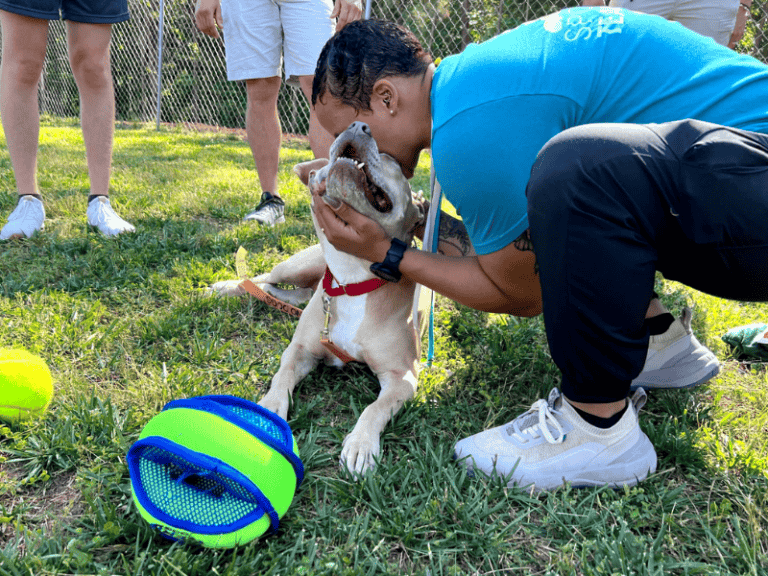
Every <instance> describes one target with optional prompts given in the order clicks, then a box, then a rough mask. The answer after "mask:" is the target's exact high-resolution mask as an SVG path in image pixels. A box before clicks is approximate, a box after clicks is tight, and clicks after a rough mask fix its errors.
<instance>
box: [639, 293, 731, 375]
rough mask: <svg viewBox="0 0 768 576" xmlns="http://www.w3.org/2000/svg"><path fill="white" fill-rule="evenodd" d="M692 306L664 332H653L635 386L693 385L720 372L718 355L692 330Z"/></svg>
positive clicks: (685, 309)
mask: <svg viewBox="0 0 768 576" xmlns="http://www.w3.org/2000/svg"><path fill="white" fill-rule="evenodd" d="M692 317H693V313H692V312H691V309H690V308H687V307H686V308H684V309H683V313H682V315H681V316H680V318H678V319H677V320H675V321H674V322H673V323H672V325H671V326H670V327H669V329H668V330H667V331H666V332H664V334H659V335H658V336H651V340H650V342H649V343H648V355H647V356H646V359H645V366H644V367H643V371H642V372H641V373H640V374H639V375H638V377H637V378H635V379H634V380H633V381H632V390H635V389H637V388H639V387H643V388H646V389H670V388H691V387H693V386H698V385H699V384H703V383H704V382H706V381H707V380H709V379H710V378H713V377H715V376H717V374H718V373H719V372H720V362H719V361H718V359H717V357H716V356H715V355H714V354H713V353H712V352H711V351H710V350H709V349H708V348H707V347H706V346H704V345H702V344H701V342H699V341H698V340H697V339H696V336H694V335H693V332H692V331H691V318H692Z"/></svg>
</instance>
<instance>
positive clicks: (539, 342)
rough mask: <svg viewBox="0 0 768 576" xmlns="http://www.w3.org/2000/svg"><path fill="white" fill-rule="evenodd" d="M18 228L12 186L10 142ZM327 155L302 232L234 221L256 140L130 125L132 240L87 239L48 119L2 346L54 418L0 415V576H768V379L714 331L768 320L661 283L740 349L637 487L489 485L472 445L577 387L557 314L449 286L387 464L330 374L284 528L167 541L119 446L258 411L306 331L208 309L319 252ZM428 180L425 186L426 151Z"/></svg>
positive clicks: (752, 308)
mask: <svg viewBox="0 0 768 576" xmlns="http://www.w3.org/2000/svg"><path fill="white" fill-rule="evenodd" d="M0 144H2V145H1V146H0V170H2V179H0V188H1V190H0V220H2V223H4V220H5V217H6V216H7V215H8V214H9V213H10V212H11V210H12V209H13V207H14V205H15V202H16V198H15V186H14V181H13V174H12V170H11V163H10V159H9V156H8V152H7V148H6V147H5V145H4V144H5V143H4V140H3V141H2V142H0ZM310 158H311V152H310V151H309V148H308V146H307V145H306V143H304V142H301V141H298V140H297V141H290V142H286V143H285V146H284V148H283V151H282V155H281V169H280V182H281V193H282V194H283V197H284V198H285V200H286V223H285V224H284V225H281V226H279V227H277V228H275V229H260V228H258V227H256V226H253V225H243V224H241V223H240V219H241V217H242V216H243V215H244V214H246V213H247V212H249V211H250V210H251V209H252V208H253V207H254V206H255V204H256V203H257V201H258V196H259V190H258V180H257V177H256V173H255V170H254V168H253V160H252V158H251V153H250V150H249V148H248V146H247V144H246V143H245V142H244V141H243V140H242V139H241V138H240V137H238V136H232V135H226V134H214V133H192V132H185V131H182V130H168V129H164V130H161V131H156V130H155V129H154V126H151V125H131V126H121V127H120V128H118V130H117V131H116V135H115V152H114V175H113V179H112V199H113V205H114V206H115V207H116V209H117V210H118V212H119V214H120V215H122V216H123V217H125V218H126V219H127V220H128V221H129V222H132V223H133V224H134V225H136V228H137V232H136V233H135V234H132V235H127V236H124V237H120V238H117V239H106V238H104V237H102V236H101V235H99V234H98V233H96V232H93V231H90V230H89V229H88V227H87V225H86V219H85V209H86V204H85V202H86V196H87V193H88V179H87V174H86V169H85V160H84V153H83V146H82V139H81V132H80V129H79V126H78V124H77V123H76V122H74V121H62V120H52V119H46V120H45V122H44V125H43V128H42V131H41V139H40V156H39V162H38V164H39V182H40V188H41V191H42V193H43V195H44V199H45V207H46V211H47V214H48V220H47V222H46V227H45V230H44V231H43V232H42V233H40V234H37V235H35V236H34V237H33V238H32V239H30V240H26V241H20V242H19V241H15V242H5V243H2V244H0V347H2V346H19V347H23V348H26V349H28V350H30V351H32V352H34V353H36V354H39V355H41V356H43V357H44V358H45V359H46V360H47V361H48V363H49V365H50V367H51V370H52V372H53V375H54V382H55V389H56V393H55V398H54V401H53V404H52V406H51V409H50V410H49V411H48V413H47V415H46V416H45V417H44V418H43V419H41V420H39V421H33V422H28V423H23V424H21V425H14V426H1V427H0V576H21V575H25V576H44V575H52V574H94V575H95V574H99V575H112V574H120V575H129V574H130V575H137V576H138V575H150V574H152V575H154V574H158V575H160V574H162V575H167V576H181V575H190V576H191V575H201V576H202V575H205V576H207V575H251V574H271V575H281V576H282V575H292V574H297V575H298V574H301V575H357V574H370V575H382V574H383V575H386V574H419V575H425V576H426V575H430V576H439V575H458V574H482V575H486V574H487V575H491V574H520V575H531V574H540V575H545V574H557V575H570V574H574V575H576V574H578V575H630V574H632V575H645V574H648V575H650V574H654V575H668V574H705V575H708V576H710V575H716V574H723V575H724V574H739V575H742V574H743V575H746V574H750V575H756V576H757V575H764V574H767V573H768V535H766V529H768V521H767V519H768V456H767V455H768V372H767V371H766V370H765V367H764V366H762V365H759V364H756V365H752V366H747V367H743V366H740V364H739V363H738V362H736V361H735V360H734V359H733V358H732V357H731V356H729V351H728V349H727V348H726V346H725V344H724V343H723V342H722V341H721V339H720V336H721V335H722V334H723V333H724V332H725V331H726V330H728V329H729V328H732V327H735V326H739V325H743V324H749V323H753V322H766V321H768V305H766V304H740V303H735V302H728V301H724V300H720V299H716V298H712V297H709V296H706V295H703V294H701V293H698V292H694V291H691V290H689V289H687V288H685V287H682V286H680V285H678V284H673V283H670V282H665V281H663V280H662V279H659V282H658V284H659V285H658V287H657V290H658V291H659V292H660V293H663V294H664V295H665V296H664V299H665V303H666V304H667V305H668V306H669V307H670V308H671V309H672V310H673V311H674V312H675V313H679V311H680V309H681V308H682V306H685V305H689V306H692V307H694V329H695V332H696V334H697V335H698V336H699V338H700V339H701V340H702V341H703V342H705V343H706V344H707V345H709V346H710V347H711V348H712V349H713V350H714V351H715V352H716V353H717V355H718V356H719V357H720V358H721V359H722V360H723V361H724V366H723V370H722V372H721V374H720V376H718V377H717V378H715V379H714V380H713V381H712V382H710V383H709V384H707V385H705V386H703V387H701V388H699V389H697V390H694V391H679V392H656V393H651V394H650V399H649V402H648V404H647V405H646V407H645V409H644V411H643V413H642V414H641V425H642V427H643V429H644V430H645V431H646V433H647V434H648V435H649V437H650V438H651V441H652V442H653V443H654V445H655V446H656V449H657V451H658V455H659V468H658V472H657V473H656V474H655V475H653V476H652V477H651V478H649V479H648V480H647V481H645V482H643V483H642V484H640V485H639V486H637V487H635V488H632V489H627V490H624V491H613V490H609V489H582V490H577V489H562V490H559V491H556V492H554V493H551V494H543V495H539V496H535V497H532V496H530V495H529V494H527V493H526V492H525V491H523V490H520V489H517V488H508V487H506V486H505V485H503V484H502V483H501V482H499V481H494V480H491V479H487V478H479V477H475V478H470V477H468V476H467V475H466V473H465V472H463V471H462V468H461V467H460V466H458V465H457V464H455V463H454V462H453V461H452V459H451V453H452V448H453V445H454V443H455V442H456V440H457V439H459V438H461V437H464V436H467V435H470V434H473V433H475V432H477V431H479V430H481V429H484V428H487V427H490V426H495V425H499V424H501V423H504V422H507V421H509V420H510V419H512V418H513V417H514V416H516V415H518V414H519V413H520V412H521V411H523V410H525V409H526V408H527V407H528V406H529V405H530V404H531V403H532V402H534V401H535V400H536V399H537V398H540V397H545V396H546V394H547V393H548V392H549V390H550V389H551V388H552V387H553V386H557V385H558V381H559V375H558V372H557V370H556V368H555V366H554V365H553V363H552V361H551V359H550V357H549V352H548V349H547V344H546V339H545V336H544V330H543V323H542V320H541V318H535V319H530V320H518V319H516V318H512V317H506V316H502V315H493V314H484V313H480V312H476V311H473V310H470V309H467V308H464V307H462V306H459V305H457V304H455V303H452V302H451V301H449V300H446V299H442V298H438V299H437V305H436V336H437V338H436V349H437V357H436V362H435V365H434V366H433V367H432V368H430V369H425V370H424V371H423V372H422V374H421V376H420V379H419V385H420V389H419V393H418V395H417V397H416V399H414V400H413V401H412V402H410V403H408V404H407V405H406V406H405V407H404V408H403V409H402V411H401V412H400V413H399V414H398V415H397V417H396V418H395V420H394V422H393V423H391V424H390V425H389V426H388V427H387V429H386V430H385V432H384V434H383V437H382V440H383V456H382V461H381V463H380V464H379V466H378V467H377V468H376V470H375V471H374V472H373V473H372V474H370V475H369V476H367V477H366V478H365V479H364V480H362V481H355V480H354V479H353V478H351V477H350V476H349V475H348V474H346V473H345V472H343V471H342V470H341V469H340V467H339V465H338V457H339V454H340V451H341V441H342V440H343V438H344V436H345V435H346V434H347V432H349V431H350V430H351V428H352V426H353V425H354V422H355V420H356V417H357V415H358V414H359V413H360V411H361V410H362V409H363V408H364V407H365V406H366V405H367V404H369V403H370V402H371V401H372V400H373V399H374V398H375V397H376V395H377V393H378V387H377V382H376V379H375V378H374V377H373V376H372V375H371V373H370V372H368V371H367V370H366V369H364V368H361V367H357V366H353V367H350V368H348V369H347V370H345V371H342V372H339V371H336V370H334V369H330V368H324V369H319V370H318V371H316V372H314V373H312V374H311V375H310V376H309V377H307V378H306V379H305V380H304V381H303V382H302V383H301V384H300V385H299V386H298V387H297V390H296V394H295V397H294V400H295V405H294V407H293V409H292V411H291V414H290V424H291V426H292V428H293V430H294V434H295V437H296V439H297V441H298V444H299V447H300V450H301V454H302V458H303V460H304V465H305V467H306V469H307V478H306V480H305V482H304V484H303V485H302V486H301V488H300V490H299V491H298V493H297V495H296V498H295V499H294V501H293V504H292V505H291V507H290V509H289V510H288V513H287V514H286V516H285V517H284V519H283V521H282V522H281V529H280V531H279V533H278V534H277V535H274V536H269V537H265V538H263V539H260V540H257V541H255V542H253V543H251V544H249V545H247V546H243V547H240V548H238V549H235V550H229V551H210V550H202V549H199V548H196V547H194V546H191V545H183V544H178V543H172V542H169V541H167V540H164V539H163V538H161V537H159V536H157V535H156V534H154V533H153V532H152V531H151V530H150V529H149V527H148V524H147V523H146V522H145V521H144V520H143V519H142V518H141V517H140V516H139V514H138V513H137V511H136V508H135V506H134V504H133V501H132V498H131V487H130V479H129V476H128V470H127V468H126V462H125V454H126V452H127V450H128V448H129V447H130V446H131V444H132V443H133V442H134V441H135V440H136V439H137V437H138V434H139V433H140V431H141V429H142V427H143V426H144V424H145V423H146V422H147V421H148V420H149V419H150V418H152V416H154V415H155V414H157V413H158V411H159V410H160V409H161V408H162V406H163V405H164V404H165V403H166V402H167V401H169V400H172V399H176V398H184V397H190V396H197V395H202V394H233V395H237V396H241V397H244V398H248V399H258V398H259V397H260V396H261V395H262V394H263V393H264V392H265V390H266V388H267V386H268V384H269V380H270V378H271V375H272V374H273V373H274V372H275V371H276V370H277V367H278V364H279V358H280V354H281V352H282V350H283V349H284V348H285V346H286V345H287V343H288V342H289V341H290V339H291V336H292V333H293V330H294V327H295V325H296V321H295V320H294V319H293V318H291V317H289V316H287V315H284V314H282V313H279V312H277V311H275V310H273V309H270V308H267V307H265V306H264V305H262V304H261V303H259V302H258V301H256V300H254V299H252V298H244V299H232V300H225V299H214V298H207V297H205V296H204V289H205V287H206V286H208V285H210V284H211V283H213V282H215V281H217V280H223V279H230V278H234V277H236V273H235V259H234V253H235V251H236V250H237V248H238V247H239V246H244V247H245V248H246V249H247V250H248V251H249V254H250V260H249V266H250V269H251V271H252V272H253V273H256V272H261V271H266V270H268V269H269V268H270V267H271V266H273V265H274V264H276V263H278V262H280V261H281V260H283V259H285V258H286V257H287V256H289V255H291V254H293V253H295V252H296V251H298V250H299V249H301V248H304V247H306V246H309V245H311V244H312V243H313V242H314V235H313V229H312V222H311V218H310V215H309V198H308V194H307V192H306V190H305V189H304V187H303V186H302V185H301V184H300V183H299V182H298V180H297V179H296V178H295V177H294V176H293V174H292V170H291V169H292V167H293V165H294V164H295V163H296V162H299V161H303V160H308V159H310ZM414 188H416V189H418V188H423V189H425V190H426V189H427V188H428V159H427V158H426V157H423V158H422V162H421V164H420V166H419V171H418V173H417V175H416V177H415V179H414Z"/></svg>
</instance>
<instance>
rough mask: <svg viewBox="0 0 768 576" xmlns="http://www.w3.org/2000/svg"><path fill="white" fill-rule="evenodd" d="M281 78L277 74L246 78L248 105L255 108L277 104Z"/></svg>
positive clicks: (270, 106)
mask: <svg viewBox="0 0 768 576" xmlns="http://www.w3.org/2000/svg"><path fill="white" fill-rule="evenodd" d="M280 85H281V80H280V78H279V77H278V76H273V77H271V78H256V79H253V80H246V83H245V86H246V94H247V98H248V105H249V106H251V107H255V108H269V109H272V108H274V107H275V106H276V105H277V96H278V94H279V93H280Z"/></svg>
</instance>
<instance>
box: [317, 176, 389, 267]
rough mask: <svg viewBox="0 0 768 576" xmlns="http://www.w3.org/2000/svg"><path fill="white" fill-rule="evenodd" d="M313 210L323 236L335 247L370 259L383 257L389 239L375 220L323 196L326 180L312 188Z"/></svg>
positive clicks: (378, 259) (378, 260)
mask: <svg viewBox="0 0 768 576" xmlns="http://www.w3.org/2000/svg"><path fill="white" fill-rule="evenodd" d="M312 212H314V214H315V218H317V223H318V224H319V225H320V229H321V230H322V231H323V233H324V234H325V237H326V238H327V239H328V241H329V242H330V243H331V244H333V246H334V248H336V249H337V250H341V251H342V252H346V253H347V254H352V255H353V256H357V257H358V258H364V259H365V260H368V261H370V262H381V261H382V260H384V258H386V256H387V250H389V247H390V244H391V242H392V239H391V238H390V237H389V236H388V235H387V233H386V232H385V231H384V229H383V228H382V227H381V226H379V224H378V222H376V221H375V220H372V219H370V218H368V217H367V216H364V215H363V214H360V212H358V211H357V210H355V209H354V208H352V207H351V206H350V205H349V204H346V203H344V202H341V201H340V200H336V199H335V198H330V197H328V196H325V181H323V182H320V183H318V184H317V186H315V187H314V188H313V189H312Z"/></svg>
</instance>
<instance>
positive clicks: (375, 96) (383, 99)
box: [371, 78, 400, 116]
mask: <svg viewBox="0 0 768 576" xmlns="http://www.w3.org/2000/svg"><path fill="white" fill-rule="evenodd" d="M399 103H400V98H399V94H398V92H397V88H396V87H395V86H394V84H392V82H390V81H389V80H387V79H386V78H382V79H381V80H377V81H376V83H375V84H374V85H373V90H372V92H371V108H373V110H374V112H380V111H383V109H386V110H384V113H385V114H389V115H392V116H393V115H395V114H396V113H397V107H398V105H399Z"/></svg>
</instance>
